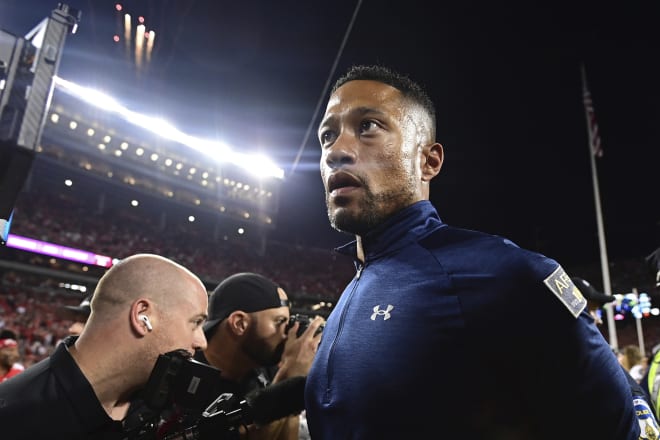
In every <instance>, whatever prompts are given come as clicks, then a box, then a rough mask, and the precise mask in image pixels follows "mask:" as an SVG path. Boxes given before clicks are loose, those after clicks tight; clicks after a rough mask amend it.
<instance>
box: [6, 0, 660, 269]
mask: <svg viewBox="0 0 660 440" xmlns="http://www.w3.org/2000/svg"><path fill="white" fill-rule="evenodd" d="M443 3H447V4H443ZM531 3H534V2H512V1H504V2H487V1H480V2H428V1H421V0H413V1H405V2H383V1H375V0H365V1H362V2H359V1H343V0H342V1H332V2H321V1H316V0H309V1H290V0H284V1H263V0H261V1H250V0H248V1H241V2H233V1H232V2H229V1H222V0H213V1H186V0H176V1H174V0H170V1H167V0H141V1H128V2H126V3H125V5H124V6H125V10H124V11H123V12H130V13H131V14H132V15H133V16H134V17H137V16H138V15H143V16H144V17H145V23H146V25H147V29H153V30H155V32H156V39H155V40H154V41H155V45H154V51H153V53H152V58H151V62H150V63H149V64H148V65H144V64H143V65H142V67H141V68H138V67H137V66H136V64H135V60H134V58H132V57H131V55H130V54H129V53H127V52H126V50H125V49H124V46H123V44H122V43H121V42H120V43H118V44H117V43H114V42H113V41H112V37H113V35H114V34H115V33H118V32H120V29H121V20H120V16H121V14H119V13H117V12H116V11H115V9H114V2H109V1H105V0H87V1H71V2H68V4H69V5H71V6H72V7H76V8H79V9H81V10H82V20H81V22H80V28H79V31H78V33H77V34H75V35H71V36H69V37H68V39H67V42H66V46H65V50H64V54H63V57H62V64H61V66H60V71H59V76H61V77H62V78H64V79H67V80H70V81H74V82H77V83H79V84H81V85H85V86H90V87H96V88H100V89H102V90H104V91H105V92H106V93H109V94H111V95H113V96H115V97H117V98H118V99H119V100H120V101H121V102H122V103H123V104H124V105H126V106H127V107H129V108H131V109H132V110H135V111H141V112H144V113H147V114H151V115H157V116H160V117H163V118H165V119H167V120H169V121H170V122H171V123H172V124H174V125H176V126H177V127H178V128H179V129H180V130H182V131H184V132H187V133H189V134H192V135H196V136H202V137H210V138H213V137H217V138H220V139H223V140H224V141H226V142H228V143H230V144H232V145H234V146H235V148H236V149H238V150H241V151H246V152H249V151H259V152H263V153H266V154H268V155H269V156H270V157H272V158H273V160H274V161H276V162H277V163H278V164H279V165H280V166H281V167H282V168H284V169H285V173H286V180H285V182H284V184H283V187H282V195H281V202H280V203H281V204H280V218H279V220H278V223H279V227H278V230H277V232H276V233H275V234H274V236H275V237H277V238H279V239H291V240H295V241H297V242H300V243H304V244H310V245H315V246H323V247H330V246H333V245H335V244H339V243H342V242H344V241H346V239H348V238H349V237H348V236H345V235H343V234H340V233H337V232H334V231H332V229H331V228H330V226H329V224H328V221H327V217H326V214H325V206H324V202H323V189H322V185H321V181H320V177H319V174H318V160H319V157H320V149H319V146H318V141H317V139H316V126H317V124H318V121H319V120H320V117H321V115H322V113H323V111H324V109H325V98H326V97H327V87H328V85H329V84H330V83H331V81H332V80H334V79H336V77H337V76H338V75H339V74H340V73H342V72H343V71H344V70H345V69H346V68H347V67H348V66H350V65H351V64H354V63H381V64H385V65H389V66H392V67H394V68H396V69H398V70H401V71H403V72H404V73H407V74H409V75H410V76H411V77H412V78H414V79H416V80H418V81H419V82H420V83H422V84H423V85H425V86H426V87H427V89H428V90H429V92H430V94H431V96H432V98H433V99H434V101H435V103H436V106H437V117H438V135H437V136H438V141H439V142H440V143H442V144H443V145H444V147H445V163H444V166H443V169H442V171H441V174H440V175H439V176H438V177H437V178H436V179H435V181H434V183H433V186H432V194H431V199H432V201H433V203H434V204H435V206H436V207H437V208H438V209H439V212H440V215H441V217H442V218H443V220H444V221H446V222H447V223H450V224H454V225H456V226H464V227H468V228H472V229H478V230H482V231H485V232H490V233H494V234H499V235H503V236H506V237H508V238H510V239H512V240H513V241H514V242H516V243H518V244H519V245H521V246H524V247H528V248H532V249H534V250H539V251H541V252H543V253H545V254H546V255H548V256H551V257H553V258H556V259H558V260H560V261H562V262H574V261H575V262H597V261H598V259H599V248H598V236H597V229H596V214H595V208H594V191H593V185H592V180H591V179H592V176H591V170H590V162H589V150H588V143H587V129H586V121H585V114H584V107H583V104H582V91H581V83H580V81H581V79H580V64H581V63H585V66H586V72H587V77H588V82H589V86H590V89H591V94H592V98H593V102H594V107H595V114H596V119H597V121H598V124H599V127H600V132H601V139H602V145H603V150H604V156H603V157H602V158H599V159H598V160H597V164H598V165H597V170H598V179H599V183H600V185H599V189H600V194H601V202H602V209H603V219H604V225H605V232H606V239H607V246H608V253H609V256H610V259H614V258H619V257H621V258H623V257H631V258H642V257H643V256H645V255H647V254H649V253H650V252H651V251H653V250H654V249H655V248H657V247H658V246H660V224H659V222H660V206H659V205H660V204H659V203H658V200H659V197H658V195H657V191H658V189H659V185H658V180H659V179H658V176H660V173H659V172H658V168H659V164H660V161H659V159H660V153H659V152H658V150H659V147H660V136H659V135H660V133H659V127H660V104H659V102H660V100H659V99H658V98H659V97H660V86H659V84H658V79H659V78H660V68H659V66H660V60H659V57H660V50H659V49H660V26H658V24H657V21H658V19H660V13H659V12H660V5H658V4H657V2H652V1H641V0H633V1H627V2H615V4H613V5H605V4H603V3H602V2H596V1H589V2H579V1H573V2H544V3H543V6H538V5H531ZM56 4H57V2H54V1H44V0H31V1H30V2H29V4H28V2H25V1H20V0H2V1H0V27H1V28H2V29H3V30H4V31H9V32H12V33H14V34H18V35H22V34H25V33H26V32H27V31H28V30H29V29H31V28H32V27H34V26H35V25H36V24H37V23H38V22H39V21H40V20H41V19H43V18H45V17H46V16H48V15H49V13H50V10H52V9H53V8H54V7H55V6H56ZM432 4H433V5H435V6H433V10H431V9H430V5H432ZM459 4H460V5H459ZM300 153H302V154H301V155H300V160H299V161H296V158H297V157H298V155H299V154H300ZM294 164H295V166H294Z"/></svg>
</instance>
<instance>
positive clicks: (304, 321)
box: [286, 313, 323, 337]
mask: <svg viewBox="0 0 660 440" xmlns="http://www.w3.org/2000/svg"><path fill="white" fill-rule="evenodd" d="M312 319H313V318H312V317H311V316H308V315H303V314H302V313H295V314H293V315H291V317H290V318H289V323H288V324H287V326H286V331H287V332H288V331H289V330H290V329H291V327H293V325H294V324H295V323H296V322H299V323H300V325H299V326H298V331H297V332H296V336H297V337H300V335H302V334H303V333H304V332H305V330H307V327H309V324H310V323H311V322H312ZM322 331H323V325H321V326H320V327H319V328H318V330H316V333H315V334H314V335H315V336H316V335H318V334H319V333H321V332H322Z"/></svg>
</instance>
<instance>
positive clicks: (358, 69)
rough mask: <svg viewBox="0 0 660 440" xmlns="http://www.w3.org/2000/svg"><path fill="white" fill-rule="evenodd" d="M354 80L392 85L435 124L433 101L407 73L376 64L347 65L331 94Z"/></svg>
mask: <svg viewBox="0 0 660 440" xmlns="http://www.w3.org/2000/svg"><path fill="white" fill-rule="evenodd" d="M356 80H368V81H378V82H382V83H383V84H387V85H389V86H392V87H394V88H395V89H397V90H399V91H400V92H401V94H402V95H403V96H404V97H406V98H408V99H410V100H412V101H414V102H416V103H417V104H419V105H421V106H422V107H423V108H424V109H425V110H426V111H427V112H428V114H429V116H430V117H431V119H432V121H433V123H434V124H435V105H434V104H433V101H432V100H431V98H430V97H429V95H428V93H427V92H426V90H424V88H423V87H422V86H421V85H419V84H418V83H417V82H415V81H413V80H412V79H410V78H409V77H408V76H407V75H405V74H403V73H399V72H396V71H395V70H393V69H391V68H389V67H386V66H382V65H378V64H373V65H354V66H351V67H349V69H348V70H347V71H346V73H345V74H344V75H342V76H341V77H340V78H339V79H338V80H337V81H336V82H335V84H334V86H333V87H332V92H331V94H332V93H335V91H336V90H337V89H338V88H339V87H341V86H343V85H344V84H346V83H347V82H349V81H356Z"/></svg>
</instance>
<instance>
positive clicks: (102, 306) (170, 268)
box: [91, 254, 201, 316]
mask: <svg viewBox="0 0 660 440" xmlns="http://www.w3.org/2000/svg"><path fill="white" fill-rule="evenodd" d="M191 280H194V281H195V282H198V283H200V284H201V282H200V281H198V278H197V276H196V275H195V274H193V273H192V272H190V270H188V269H187V268H185V267H183V266H182V265H180V264H178V263H175V262H174V261H172V260H169V259H167V258H164V257H161V256H159V255H154V254H136V255H132V256H130V257H127V258H125V259H123V260H121V261H120V262H119V263H117V264H115V265H114V266H113V267H111V268H110V269H109V270H108V271H107V272H106V274H105V275H104V276H103V277H102V278H101V279H100V280H99V283H98V285H97V286H96V290H95V292H94V296H93V299H92V303H91V308H92V311H93V312H95V315H97V316H98V315H105V314H106V312H109V315H113V313H112V311H113V310H116V309H118V308H122V307H125V306H127V305H130V304H131V303H132V302H133V301H135V300H136V299H137V298H148V299H151V300H153V301H155V302H158V303H160V304H162V305H168V304H171V303H172V302H173V301H176V299H177V297H180V296H181V295H184V294H185V291H184V289H187V288H189V283H190V281H191Z"/></svg>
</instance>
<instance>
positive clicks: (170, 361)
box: [125, 350, 305, 440]
mask: <svg viewBox="0 0 660 440" xmlns="http://www.w3.org/2000/svg"><path fill="white" fill-rule="evenodd" d="M222 387H223V385H222V380H221V378H220V370H218V369H217V368H215V367H213V366H210V365H206V364H204V363H201V362H198V361H196V360H194V359H192V358H191V357H190V354H189V353H188V352H187V351H185V350H176V351H172V352H169V353H166V354H163V355H160V356H159V357H158V360H157V361H156V365H155V366H154V369H153V370H152V372H151V375H150V376H149V380H148V382H147V385H146V387H145V389H144V391H143V392H142V394H141V396H140V399H139V402H140V403H139V404H138V405H137V410H135V411H131V412H130V413H129V415H128V417H127V419H126V421H125V429H126V431H127V433H128V439H129V440H179V439H181V440H183V439H187V440H193V439H194V440H207V439H209V440H210V439H214V440H223V439H234V438H238V429H239V427H240V426H247V425H250V424H256V425H264V424H268V423H270V422H273V421H275V420H277V419H281V418H283V417H287V416H290V415H296V414H299V413H300V412H301V411H302V410H303V409H304V406H305V402H304V388H305V377H303V376H299V377H292V378H289V379H287V380H283V381H281V382H278V383H277V384H274V385H270V386H268V387H266V388H262V389H259V390H255V391H252V392H250V393H248V394H247V395H246V396H245V397H244V398H243V397H239V396H236V395H234V394H232V393H226V392H223V390H222ZM165 425H167V426H165Z"/></svg>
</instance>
